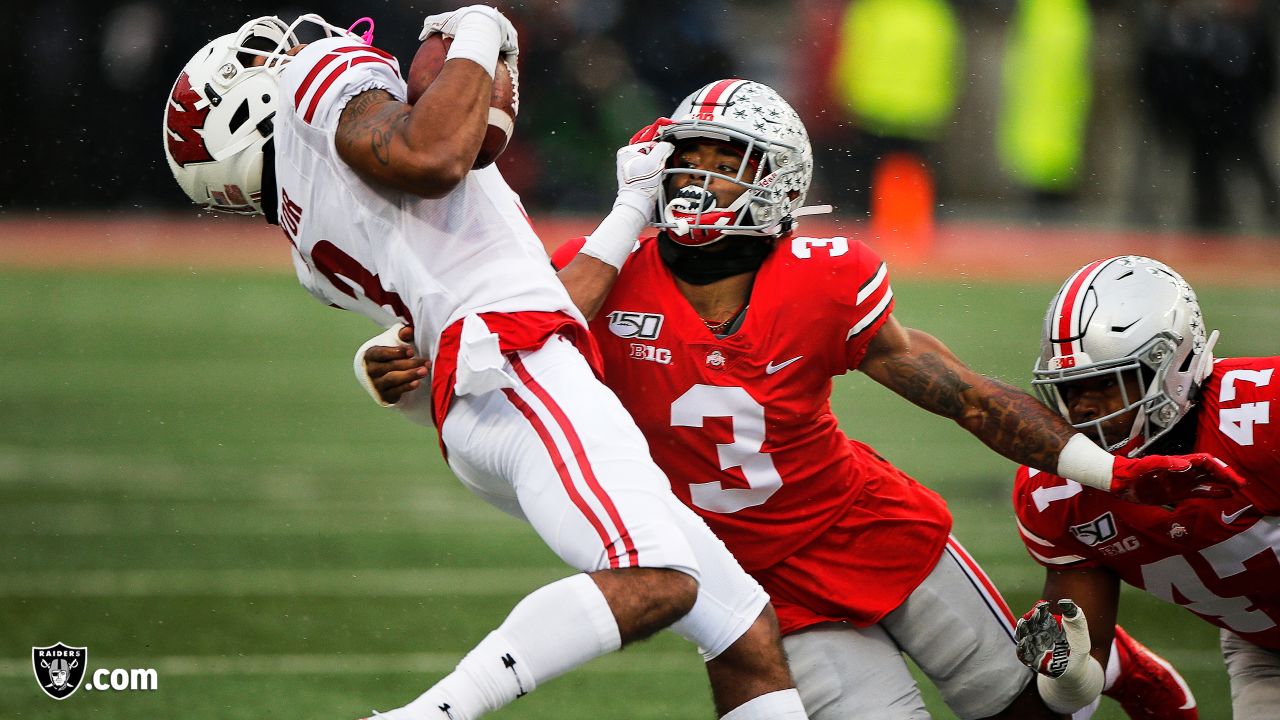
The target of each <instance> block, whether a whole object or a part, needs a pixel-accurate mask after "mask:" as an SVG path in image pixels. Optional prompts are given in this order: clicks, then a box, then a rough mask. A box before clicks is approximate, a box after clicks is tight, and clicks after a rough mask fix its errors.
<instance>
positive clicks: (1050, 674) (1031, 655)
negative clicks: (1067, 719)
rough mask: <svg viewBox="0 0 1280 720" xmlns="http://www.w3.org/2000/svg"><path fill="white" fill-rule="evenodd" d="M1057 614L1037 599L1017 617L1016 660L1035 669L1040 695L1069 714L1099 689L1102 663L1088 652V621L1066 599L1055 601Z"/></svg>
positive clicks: (1091, 700) (1096, 694) (1078, 609)
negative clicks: (1059, 611) (1034, 603)
mask: <svg viewBox="0 0 1280 720" xmlns="http://www.w3.org/2000/svg"><path fill="white" fill-rule="evenodd" d="M1058 607H1060V608H1062V614H1061V615H1055V614H1054V613H1053V612H1052V611H1051V610H1050V609H1049V603H1048V602H1046V601H1044V600H1041V601H1040V602H1038V603H1036V605H1035V607H1033V608H1032V609H1031V611H1030V612H1028V613H1027V614H1026V615H1023V616H1022V618H1021V619H1020V620H1018V628H1017V630H1016V631H1015V632H1014V640H1015V641H1016V642H1017V652H1018V659H1019V660H1020V661H1022V664H1023V665H1026V666H1027V667H1029V668H1031V669H1032V670H1035V671H1036V672H1037V673H1038V675H1037V678H1036V682H1037V685H1038V687H1039V690H1040V697H1041V699H1043V700H1044V702H1045V704H1046V705H1048V706H1049V707H1050V708H1051V709H1052V710H1054V711H1055V712H1060V713H1072V712H1075V711H1076V710H1079V709H1080V708H1082V707H1084V706H1085V705H1088V704H1089V703H1091V702H1093V700H1094V698H1096V697H1098V694H1099V693H1101V692H1102V686H1103V681H1104V679H1105V675H1104V673H1103V671H1102V666H1101V665H1100V664H1099V663H1098V661H1097V660H1095V659H1094V658H1093V656H1092V655H1090V654H1089V650H1090V646H1091V643H1090V640H1089V621H1088V620H1087V619H1085V615H1084V611H1083V610H1081V609H1080V607H1079V606H1078V605H1076V604H1075V603H1074V602H1072V601H1070V600H1059V601H1058Z"/></svg>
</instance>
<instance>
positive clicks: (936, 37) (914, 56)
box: [806, 0, 962, 213]
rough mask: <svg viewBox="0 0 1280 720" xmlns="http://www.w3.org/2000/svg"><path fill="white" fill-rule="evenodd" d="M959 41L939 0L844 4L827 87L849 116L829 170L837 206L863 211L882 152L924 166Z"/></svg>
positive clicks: (947, 101) (941, 119)
mask: <svg viewBox="0 0 1280 720" xmlns="http://www.w3.org/2000/svg"><path fill="white" fill-rule="evenodd" d="M961 41H962V40H961V35H960V30H959V27H958V23H957V21H956V17H955V13H954V10H953V9H952V8H951V6H950V4H948V3H947V2H945V1H944V0H852V2H849V3H848V4H847V6H846V8H845V11H844V15H843V18H842V20H841V21H840V24H839V36H838V40H837V48H836V61H835V67H834V73H833V75H832V76H831V82H832V86H831V87H832V94H833V95H834V97H835V99H836V101H837V102H838V103H839V105H840V107H842V108H843V109H844V111H845V112H846V113H847V116H848V118H849V120H850V121H851V124H850V125H849V126H848V128H849V129H848V131H847V133H846V138H847V140H846V142H847V144H848V146H849V151H848V153H840V154H837V155H836V157H835V159H834V161H833V163H832V164H831V166H830V167H829V172H828V182H830V183H832V184H833V185H834V186H835V190H836V193H835V195H836V197H838V198H839V199H840V201H841V204H842V207H841V209H842V210H844V211H847V212H857V213H866V212H868V211H869V209H870V207H871V192H870V191H871V186H872V183H873V178H874V177H876V171H875V168H876V167H877V165H879V164H880V163H881V161H882V160H883V159H884V158H886V157H888V156H892V157H893V159H894V164H895V165H896V164H898V162H897V161H901V160H903V159H904V158H912V157H914V158H916V160H909V159H908V160H906V161H905V162H907V163H908V165H910V164H913V163H914V164H915V165H916V166H919V165H920V162H922V161H923V162H925V163H926V166H927V157H928V154H929V145H930V143H931V142H932V141H933V140H935V139H936V138H937V137H938V135H939V133H940V132H941V130H942V128H943V127H944V126H945V125H946V123H947V122H948V121H949V120H950V118H951V113H952V112H953V111H954V109H955V100H956V78H957V74H958V69H959V67H960V56H961ZM806 120H807V118H806ZM841 158H844V160H845V163H844V166H843V167H841ZM926 179H927V175H926ZM929 193H930V198H931V197H932V191H931V189H930V191H929Z"/></svg>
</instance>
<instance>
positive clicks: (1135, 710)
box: [1102, 625, 1200, 720]
mask: <svg viewBox="0 0 1280 720" xmlns="http://www.w3.org/2000/svg"><path fill="white" fill-rule="evenodd" d="M1114 647H1115V651H1116V652H1117V653H1118V654H1119V657H1118V658H1117V659H1118V660H1119V661H1120V676H1119V677H1117V678H1116V681H1115V683H1114V684H1113V685H1112V686H1111V687H1110V688H1109V689H1107V690H1103V691H1102V694H1103V695H1106V696H1107V697H1109V698H1112V699H1113V700H1115V701H1116V702H1118V703H1120V707H1122V708H1124V711H1125V713H1126V714H1128V716H1129V717H1130V718H1135V719H1141V720H1148V719H1149V720H1196V719H1197V718H1199V717H1200V713H1199V712H1198V711H1197V710H1196V698H1195V696H1194V695H1192V694H1191V688H1189V687H1187V681H1186V680H1183V679H1182V676H1181V675H1179V674H1178V671H1177V670H1175V669H1174V668H1173V665H1170V664H1169V661H1168V660H1165V659H1164V658H1162V657H1160V656H1159V655H1157V654H1155V653H1154V652H1151V650H1149V649H1147V648H1146V647H1145V646H1143V644H1142V643H1140V642H1138V641H1137V640H1134V639H1133V638H1132V637H1130V636H1129V633H1127V632H1125V631H1124V629H1123V628H1121V627H1120V626H1119V625H1117V626H1116V642H1115V645H1114Z"/></svg>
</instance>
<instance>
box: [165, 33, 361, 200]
mask: <svg viewBox="0 0 1280 720" xmlns="http://www.w3.org/2000/svg"><path fill="white" fill-rule="evenodd" d="M303 23H310V24H313V25H316V26H318V27H319V28H320V30H321V32H322V33H323V34H324V36H326V37H332V36H335V35H345V36H349V37H351V39H352V40H354V41H356V42H363V41H362V40H361V38H360V36H358V35H353V34H352V33H350V32H347V31H345V30H342V29H341V28H338V27H335V26H333V25H330V24H329V23H327V22H325V21H324V19H323V18H321V17H320V16H318V15H302V16H301V17H299V18H298V19H297V20H294V21H293V23H292V24H286V23H285V22H284V21H282V20H281V19H280V18H277V17H260V18H256V19H254V20H250V21H249V22H247V23H245V24H244V25H242V26H241V27H240V29H239V30H237V31H236V32H234V33H231V34H229V35H223V36H222V37H220V38H217V39H216V40H213V41H212V42H210V43H209V44H207V45H205V46H204V47H202V48H200V51H199V52H197V53H196V54H195V55H194V56H193V57H192V58H191V60H189V61H188V62H187V64H186V66H185V67H184V68H182V73H181V74H179V75H178V79H177V80H176V81H175V82H174V83H173V89H172V90H171V91H170V92H169V99H168V102H166V103H165V110H164V154H165V157H166V158H168V160H169V169H170V170H171V171H173V177H174V178H175V179H176V180H177V181H178V184H179V185H180V186H182V189H183V191H184V192H186V193H187V197H189V198H191V200H192V201H194V202H195V203H196V204H197V205H201V206H203V207H208V208H210V209H213V210H222V211H224V212H233V213H242V214H249V215H253V214H258V213H261V212H262V149H263V146H264V145H266V144H267V141H268V140H270V139H271V136H272V132H273V129H272V119H273V118H274V117H275V112H276V104H277V99H278V98H277V96H278V95H279V92H278V90H279V75H280V71H281V70H283V69H284V67H285V64H286V63H287V61H288V59H289V54H288V53H289V50H290V49H292V48H293V47H294V46H296V45H300V44H302V42H303V41H302V40H299V39H298V35H297V32H296V31H297V29H298V26H299V25H301V24H303ZM255 57H262V58H265V62H264V63H263V64H262V65H261V66H258V67H253V59H254V58H255Z"/></svg>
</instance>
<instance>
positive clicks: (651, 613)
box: [591, 568, 698, 644]
mask: <svg viewBox="0 0 1280 720" xmlns="http://www.w3.org/2000/svg"><path fill="white" fill-rule="evenodd" d="M591 578H592V579H593V580H595V582H596V585H597V586H598V587H599V588H600V591H601V593H603V594H604V597H605V600H606V601H608V603H609V609H610V610H612V611H613V616H614V619H615V620H617V622H618V633H619V634H620V635H621V637H622V642H623V643H624V644H626V643H628V642H633V641H635V640H642V639H644V638H646V637H649V636H650V635H652V634H654V633H656V632H658V631H659V630H661V629H663V628H665V627H667V626H668V625H671V624H672V623H674V622H676V621H677V620H679V619H680V618H682V617H684V616H685V615H687V614H689V611H690V610H692V609H693V605H694V603H695V602H697V599H698V581H697V580H696V579H695V578H694V577H693V576H691V575H688V574H687V573H684V572H681V571H679V570H672V569H670V568H622V569H617V570H601V571H599V572H595V573H592V574H591Z"/></svg>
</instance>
